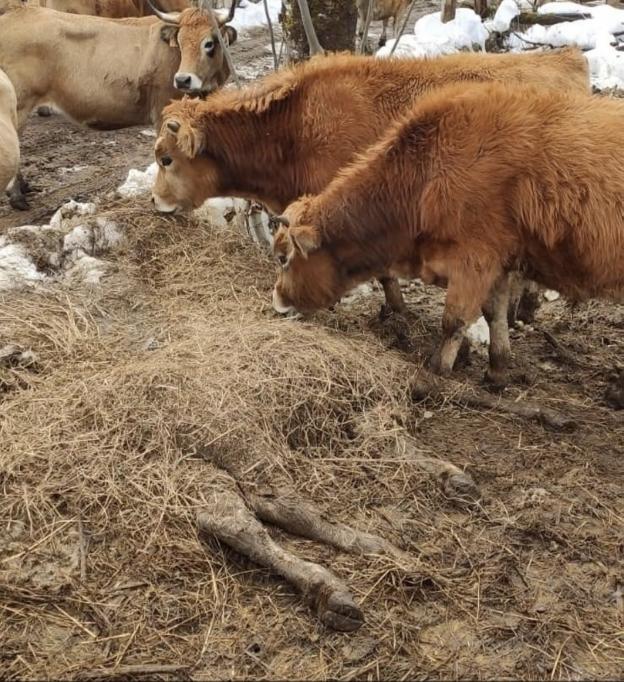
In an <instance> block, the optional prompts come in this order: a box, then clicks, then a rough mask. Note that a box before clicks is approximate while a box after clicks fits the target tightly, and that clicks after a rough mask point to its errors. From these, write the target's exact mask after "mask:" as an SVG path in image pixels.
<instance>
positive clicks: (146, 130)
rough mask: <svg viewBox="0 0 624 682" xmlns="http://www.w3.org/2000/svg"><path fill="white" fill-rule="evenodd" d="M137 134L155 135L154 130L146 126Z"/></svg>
mask: <svg viewBox="0 0 624 682" xmlns="http://www.w3.org/2000/svg"><path fill="white" fill-rule="evenodd" d="M139 135H143V136H144V137H156V131H155V130H152V129H151V128H146V129H145V130H142V131H141V132H140V133H139Z"/></svg>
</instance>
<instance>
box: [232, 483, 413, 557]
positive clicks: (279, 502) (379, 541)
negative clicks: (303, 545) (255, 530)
mask: <svg viewBox="0 0 624 682" xmlns="http://www.w3.org/2000/svg"><path fill="white" fill-rule="evenodd" d="M245 497H246V499H247V501H248V502H249V504H250V505H251V506H252V508H253V510H254V511H255V512H256V514H257V516H258V518H260V519H261V520H262V521H266V522H267V523H272V524H273V525H274V526H278V527H279V528H282V529H284V530H285V531H288V532H289V533H293V534H294V535H299V536H300V537H303V538H308V539H310V540H316V541H318V542H322V543H324V544H326V545H331V546H332V547H336V548H337V549H340V550H343V551H345V552H349V553H351V554H387V555H390V556H395V557H399V558H406V556H405V555H404V554H403V552H401V550H400V549H399V548H398V547H395V546H394V545H393V544H392V543H390V542H388V541H387V540H384V539H383V538H381V537H379V536H378V535H372V534H371V533H365V532H364V531H361V530H357V529H356V528H351V527H350V526H347V525H345V524H343V523H330V522H329V521H326V520H325V519H323V517H322V515H321V512H320V510H319V509H317V508H316V507H314V505H312V504H311V503H309V502H307V501H305V500H303V499H302V498H300V497H298V496H291V495H279V496H274V497H269V496H266V495H257V494H255V493H252V492H247V491H245Z"/></svg>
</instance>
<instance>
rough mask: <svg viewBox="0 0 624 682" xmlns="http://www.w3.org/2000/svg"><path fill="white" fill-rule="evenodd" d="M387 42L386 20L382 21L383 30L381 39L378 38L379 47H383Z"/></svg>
mask: <svg viewBox="0 0 624 682" xmlns="http://www.w3.org/2000/svg"><path fill="white" fill-rule="evenodd" d="M387 40H388V20H387V19H384V20H383V28H382V29H381V37H380V38H379V47H383V46H384V45H385V44H386V41H387Z"/></svg>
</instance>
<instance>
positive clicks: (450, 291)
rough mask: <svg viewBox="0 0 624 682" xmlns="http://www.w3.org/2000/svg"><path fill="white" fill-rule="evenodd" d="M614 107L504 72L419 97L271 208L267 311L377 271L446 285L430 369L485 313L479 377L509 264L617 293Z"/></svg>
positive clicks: (540, 277)
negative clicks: (314, 188)
mask: <svg viewBox="0 0 624 682" xmlns="http://www.w3.org/2000/svg"><path fill="white" fill-rule="evenodd" d="M622 120H624V103H622V102H620V101H618V100H610V99H607V98H598V97H594V98H592V97H587V96H581V95H578V94H576V93H561V92H552V91H547V90H545V89H541V88H537V87H531V86H518V85H510V84H507V83H487V84H483V83H481V84H471V85H461V86H457V85H455V86H449V87H448V88H445V89H441V90H438V91H437V92H434V93H432V94H430V95H429V96H428V97H426V98H423V99H422V100H421V101H420V102H419V103H418V104H417V105H416V106H415V107H414V108H413V109H412V111H411V112H410V113H409V114H408V115H407V116H406V117H405V118H404V119H403V120H402V121H399V122H398V123H396V124H395V126H393V128H392V129H391V130H390V131H389V132H388V134H387V135H386V136H384V137H383V138H382V139H381V140H380V141H379V142H378V143H377V144H375V145H374V146H372V147H371V148H369V149H368V150H367V151H366V152H365V153H364V154H362V155H361V156H360V157H358V159H357V160H356V161H355V162H354V163H353V164H352V165H350V166H349V167H347V168H345V169H344V170H343V171H341V172H340V173H339V174H338V176H337V177H336V178H335V179H334V180H333V181H332V182H331V183H330V185H329V186H328V187H327V188H326V189H325V191H324V192H323V193H321V194H319V195H317V196H314V197H312V196H308V197H304V198H302V199H300V200H299V201H298V202H296V203H294V204H292V205H291V206H289V207H288V208H287V209H286V212H285V215H284V219H283V221H282V222H283V223H284V225H282V226H281V227H280V229H279V230H278V232H277V234H276V236H275V240H274V254H275V257H276V259H277V261H278V263H279V264H280V266H281V271H280V273H279V275H278V279H277V283H276V285H275V289H274V292H273V305H274V307H275V309H276V310H277V311H279V312H280V313H285V312H288V311H292V310H297V311H301V312H306V311H314V310H317V309H319V308H324V307H327V306H331V305H333V304H334V303H335V302H336V301H337V300H339V299H340V298H341V296H343V295H344V294H345V293H346V292H347V291H348V290H349V289H351V288H352V287H353V286H355V285H356V284H358V283H359V282H362V281H364V280H367V279H369V278H370V277H374V276H379V275H380V273H384V274H385V273H388V272H390V273H392V274H396V275H401V276H406V277H420V278H421V279H422V280H423V281H425V282H426V283H431V284H440V285H443V286H447V294H446V306H445V310H444V316H443V320H442V336H443V338H442V343H441V345H440V348H439V350H438V351H437V352H436V354H435V355H434V361H433V366H434V368H435V369H437V370H438V371H439V372H441V373H442V374H448V373H449V372H451V370H452V368H453V365H454V363H455V359H456V356H457V352H458V349H459V346H460V344H461V341H462V339H463V335H464V331H465V330H466V328H467V327H468V326H469V325H470V324H472V323H473V322H474V321H475V320H476V319H477V318H478V316H479V315H480V313H481V310H482V309H483V310H484V312H485V314H486V316H487V317H488V318H489V321H490V325H491V326H490V328H491V331H492V336H491V342H490V368H489V374H490V376H491V377H493V378H494V380H495V381H496V382H497V383H503V381H504V375H505V373H506V368H507V365H508V362H509V360H510V347H509V336H508V329H507V325H506V321H505V317H506V311H507V294H508V285H509V277H508V276H507V274H508V273H509V272H510V271H513V270H520V271H522V272H525V273H526V275H527V276H529V277H530V278H531V279H533V280H534V281H537V282H539V283H541V284H543V285H545V286H547V287H551V288H554V289H557V290H558V291H561V292H562V293H563V294H564V295H566V296H568V297H570V298H572V299H575V300H578V299H581V298H586V297H594V296H601V297H611V298H614V299H616V300H622V301H624V167H623V166H622V162H621V149H622V147H623V146H624V131H623V129H622Z"/></svg>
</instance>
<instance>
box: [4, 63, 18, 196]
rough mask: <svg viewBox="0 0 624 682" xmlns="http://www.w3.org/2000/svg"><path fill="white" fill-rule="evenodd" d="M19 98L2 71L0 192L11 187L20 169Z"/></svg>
mask: <svg viewBox="0 0 624 682" xmlns="http://www.w3.org/2000/svg"><path fill="white" fill-rule="evenodd" d="M19 160H20V148H19V141H18V139H17V98H16V97H15V90H14V88H13V84H12V83H11V81H10V80H9V79H8V77H7V75H6V74H5V73H4V71H2V70H0V192H2V191H4V190H5V189H7V188H9V187H11V185H12V184H13V181H14V180H15V177H16V176H17V171H18V169H19Z"/></svg>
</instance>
